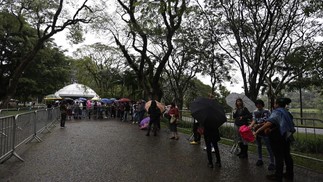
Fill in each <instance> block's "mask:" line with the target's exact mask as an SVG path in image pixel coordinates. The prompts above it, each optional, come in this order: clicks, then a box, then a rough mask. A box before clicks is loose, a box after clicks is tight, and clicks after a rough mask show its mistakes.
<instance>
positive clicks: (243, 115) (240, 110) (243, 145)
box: [233, 98, 252, 158]
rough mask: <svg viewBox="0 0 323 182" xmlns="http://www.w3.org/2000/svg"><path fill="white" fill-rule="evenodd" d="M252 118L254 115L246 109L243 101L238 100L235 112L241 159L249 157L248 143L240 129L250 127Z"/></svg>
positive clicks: (234, 117)
mask: <svg viewBox="0 0 323 182" xmlns="http://www.w3.org/2000/svg"><path fill="white" fill-rule="evenodd" d="M251 118H252V114H251V113H250V112H249V110H248V109H247V108H246V107H244V104H243V101H242V99H240V98H238V99H237V100H236V110H235V111H234V112H233V119H234V125H235V128H236V131H237V139H238V144H239V147H240V152H239V153H238V154H237V155H238V156H239V158H247V157H248V142H247V141H245V140H243V138H242V137H241V135H240V133H239V128H240V127H241V126H243V125H246V126H248V125H249V120H250V119H251Z"/></svg>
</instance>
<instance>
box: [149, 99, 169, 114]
mask: <svg viewBox="0 0 323 182" xmlns="http://www.w3.org/2000/svg"><path fill="white" fill-rule="evenodd" d="M156 104H157V107H158V108H159V109H160V111H161V112H164V111H165V105H164V104H162V103H160V102H158V101H156ZM150 105H151V100H150V101H147V102H146V104H145V109H146V111H148V109H149V107H150Z"/></svg>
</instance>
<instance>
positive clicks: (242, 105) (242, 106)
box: [236, 98, 244, 108]
mask: <svg viewBox="0 0 323 182" xmlns="http://www.w3.org/2000/svg"><path fill="white" fill-rule="evenodd" d="M238 100H239V101H240V102H241V108H244V104H243V101H242V99H241V98H237V100H236V108H238V104H237V103H238Z"/></svg>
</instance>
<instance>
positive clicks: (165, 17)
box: [96, 0, 188, 100]
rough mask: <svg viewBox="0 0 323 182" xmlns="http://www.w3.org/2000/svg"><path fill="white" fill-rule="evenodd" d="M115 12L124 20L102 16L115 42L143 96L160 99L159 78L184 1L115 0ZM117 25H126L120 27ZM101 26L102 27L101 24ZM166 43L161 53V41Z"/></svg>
mask: <svg viewBox="0 0 323 182" xmlns="http://www.w3.org/2000/svg"><path fill="white" fill-rule="evenodd" d="M117 2H118V5H119V6H118V9H117V14H118V15H119V17H116V19H121V21H122V22H123V23H120V22H115V21H113V20H112V18H111V19H109V20H107V19H106V18H109V17H108V16H104V18H105V19H102V20H101V22H100V23H99V24H97V25H96V26H102V25H104V22H105V23H108V25H106V24H105V26H106V27H104V29H106V28H108V29H109V31H110V33H112V35H113V37H114V40H115V43H116V44H117V46H118V47H119V48H120V50H121V51H122V53H123V55H124V57H125V58H126V60H127V63H128V65H129V66H130V67H131V69H132V70H133V71H134V72H135V73H136V75H137V78H138V81H139V85H140V86H141V88H142V89H143V90H144V92H145V95H146V97H148V95H152V97H155V98H156V99H157V100H159V99H161V97H162V95H163V92H162V89H161V84H160V79H161V75H162V72H163V70H164V68H165V65H166V63H167V61H168V59H169V57H170V56H171V53H172V51H173V37H174V34H175V33H176V31H177V30H178V29H179V27H180V25H181V22H182V16H183V13H184V12H185V10H186V4H187V3H188V1H187V0H172V1H170V0H167V1H165V0H160V1H137V0H127V1H126V0H117ZM120 25H126V27H122V26H120ZM100 28H102V27H100ZM161 40H162V44H163V45H166V47H167V49H166V51H165V52H164V51H163V50H162V49H161V46H162V45H160V42H161Z"/></svg>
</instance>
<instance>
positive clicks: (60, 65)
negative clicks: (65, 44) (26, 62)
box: [15, 44, 71, 101]
mask: <svg viewBox="0 0 323 182" xmlns="http://www.w3.org/2000/svg"><path fill="white" fill-rule="evenodd" d="M70 63H71V61H70V58H68V57H66V56H65V55H64V52H62V51H60V50H59V49H58V48H55V47H52V46H51V45H50V44H46V47H45V48H44V49H42V50H40V51H39V53H38V54H37V56H36V57H35V61H33V62H32V63H31V64H30V66H29V67H28V68H27V69H26V70H25V71H24V73H23V75H22V77H21V78H20V79H19V83H18V87H17V88H18V89H17V92H16V94H15V98H16V99H18V100H19V101H30V100H31V99H32V98H38V100H39V101H41V100H42V98H43V97H44V96H45V95H48V94H53V93H55V92H56V91H57V90H59V89H60V88H62V87H63V86H65V84H66V83H68V82H69V81H70V76H71V75H70V71H71V70H70V66H69V65H70Z"/></svg>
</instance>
